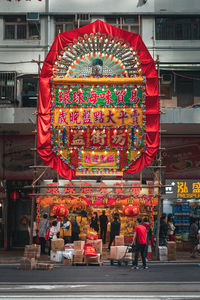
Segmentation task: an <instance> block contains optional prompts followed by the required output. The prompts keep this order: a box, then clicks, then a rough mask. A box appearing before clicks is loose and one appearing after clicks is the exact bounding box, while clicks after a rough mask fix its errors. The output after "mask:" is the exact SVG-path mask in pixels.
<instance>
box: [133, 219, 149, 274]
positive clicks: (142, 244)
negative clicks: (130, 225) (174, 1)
mask: <svg viewBox="0 0 200 300" xmlns="http://www.w3.org/2000/svg"><path fill="white" fill-rule="evenodd" d="M134 243H135V244H134ZM134 245H135V260H134V262H133V265H134V267H133V268H134V269H139V267H138V256H139V252H140V253H141V257H142V264H143V269H148V267H147V265H146V258H145V249H146V245H147V229H146V227H145V226H144V225H142V219H141V218H138V219H137V222H136V226H135V228H134V230H133V244H132V246H133V247H134Z"/></svg>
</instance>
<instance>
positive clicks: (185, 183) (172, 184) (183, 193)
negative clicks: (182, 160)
mask: <svg viewBox="0 0 200 300" xmlns="http://www.w3.org/2000/svg"><path fill="white" fill-rule="evenodd" d="M166 185H167V187H165V194H166V198H169V199H170V198H180V199H181V198H182V199H195V198H200V180H184V179H183V180H181V179H179V180H167V181H166Z"/></svg>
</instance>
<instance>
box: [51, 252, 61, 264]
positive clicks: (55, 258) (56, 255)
mask: <svg viewBox="0 0 200 300" xmlns="http://www.w3.org/2000/svg"><path fill="white" fill-rule="evenodd" d="M50 260H51V261H55V262H62V260H63V251H53V250H51V255H50Z"/></svg>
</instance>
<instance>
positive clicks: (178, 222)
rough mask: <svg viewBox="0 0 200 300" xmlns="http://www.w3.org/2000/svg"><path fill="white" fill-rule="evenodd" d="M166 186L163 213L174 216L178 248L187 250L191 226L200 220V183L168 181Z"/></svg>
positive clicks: (193, 181) (194, 181)
mask: <svg viewBox="0 0 200 300" xmlns="http://www.w3.org/2000/svg"><path fill="white" fill-rule="evenodd" d="M166 185H167V187H166V188H165V194H166V198H167V199H164V200H163V212H164V213H166V214H167V215H169V214H170V215H172V216H173V221H174V225H175V227H176V229H175V237H176V240H177V247H178V248H179V249H180V250H181V249H182V250H187V249H188V248H189V238H188V237H189V232H190V225H191V223H192V222H193V220H194V219H196V218H198V219H200V181H199V180H186V179H178V180H167V181H166Z"/></svg>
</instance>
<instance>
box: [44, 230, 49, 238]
mask: <svg viewBox="0 0 200 300" xmlns="http://www.w3.org/2000/svg"><path fill="white" fill-rule="evenodd" d="M49 233H50V228H49V229H47V231H46V233H45V237H44V238H45V240H46V241H47V240H48V239H49Z"/></svg>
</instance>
